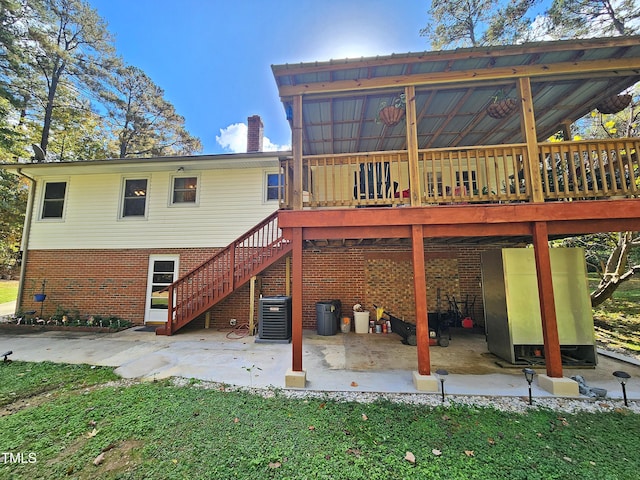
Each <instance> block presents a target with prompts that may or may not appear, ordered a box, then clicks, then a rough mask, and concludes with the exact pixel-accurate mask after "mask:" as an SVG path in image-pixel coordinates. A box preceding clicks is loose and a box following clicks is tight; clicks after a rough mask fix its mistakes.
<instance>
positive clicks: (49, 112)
mask: <svg viewBox="0 0 640 480" xmlns="http://www.w3.org/2000/svg"><path fill="white" fill-rule="evenodd" d="M64 68H65V62H60V64H59V65H58V66H57V68H54V69H53V72H52V73H51V83H50V84H49V91H48V92H47V105H46V106H45V109H44V120H43V122H42V136H41V137H40V147H41V148H42V151H43V152H45V153H47V146H48V145H49V132H50V131H51V119H52V118H53V106H54V102H55V99H56V90H57V89H58V84H59V83H60V77H61V76H62V73H63V72H64Z"/></svg>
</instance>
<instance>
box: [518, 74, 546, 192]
mask: <svg viewBox="0 0 640 480" xmlns="http://www.w3.org/2000/svg"><path fill="white" fill-rule="evenodd" d="M518 93H519V94H520V101H521V105H522V109H521V111H520V128H521V130H522V136H523V137H524V141H525V142H527V158H526V160H527V164H526V165H525V168H527V169H528V174H529V178H530V179H531V195H532V200H533V201H534V202H544V193H543V191H542V179H541V178H540V154H539V152H538V133H537V131H536V118H535V115H534V111H533V96H532V95H531V82H530V80H529V77H524V78H518Z"/></svg>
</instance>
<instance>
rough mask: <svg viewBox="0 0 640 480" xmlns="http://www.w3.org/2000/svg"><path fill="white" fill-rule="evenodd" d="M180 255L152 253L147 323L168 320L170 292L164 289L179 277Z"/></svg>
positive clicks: (146, 314) (148, 282) (150, 258)
mask: <svg viewBox="0 0 640 480" xmlns="http://www.w3.org/2000/svg"><path fill="white" fill-rule="evenodd" d="M179 260H180V256H179V255H150V256H149V275H148V277H147V301H146V304H145V305H146V307H145V314H144V321H145V323H149V322H150V323H160V322H165V323H166V321H167V315H168V311H167V309H168V306H169V292H168V291H166V290H165V291H162V290H164V289H165V288H166V287H168V286H169V285H171V284H172V283H173V281H174V280H175V279H176V278H178V262H179Z"/></svg>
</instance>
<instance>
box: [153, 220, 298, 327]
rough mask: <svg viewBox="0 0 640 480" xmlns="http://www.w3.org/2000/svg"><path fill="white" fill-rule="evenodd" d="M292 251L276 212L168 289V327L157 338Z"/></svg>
mask: <svg viewBox="0 0 640 480" xmlns="http://www.w3.org/2000/svg"><path fill="white" fill-rule="evenodd" d="M291 249H292V246H291V243H290V242H289V241H288V240H285V239H284V238H283V237H282V231H281V230H280V228H279V227H278V212H275V213H273V214H272V215H270V216H269V217H267V218H265V219H264V220H263V221H262V222H260V223H259V224H258V225H256V226H255V227H253V228H252V229H251V230H249V231H248V232H247V233H245V234H244V235H242V236H241V237H240V238H238V239H237V240H236V241H234V242H233V243H231V244H230V245H229V246H227V247H226V248H224V249H223V250H221V251H220V252H218V253H217V254H216V255H214V256H213V257H212V258H210V259H209V260H207V261H206V262H204V263H203V264H202V265H200V266H198V267H196V268H194V269H193V270H191V271H190V272H188V273H187V274H186V275H184V276H182V277H181V278H179V279H178V280H176V281H175V282H173V283H172V284H171V285H169V287H167V290H168V293H169V308H168V319H167V324H166V325H165V326H163V327H160V328H158V329H157V330H156V335H172V334H173V333H175V332H176V331H178V330H179V329H180V328H182V327H184V326H185V325H187V324H188V323H189V322H191V321H192V320H194V319H195V318H197V317H198V316H200V315H202V314H203V313H205V312H206V311H207V310H209V309H210V308H211V307H213V306H214V305H215V304H217V303H218V302H220V301H222V300H223V299H225V298H226V297H228V296H229V295H231V294H232V293H233V292H234V291H235V290H237V289H238V288H240V287H241V286H242V285H244V284H245V283H247V282H248V281H249V280H250V279H251V277H253V276H254V275H257V274H258V273H260V272H262V271H263V270H265V269H266V268H267V267H269V266H271V265H273V264H274V263H275V262H277V261H278V260H280V259H281V258H283V257H284V256H286V255H287V254H288V253H289V252H290V251H291Z"/></svg>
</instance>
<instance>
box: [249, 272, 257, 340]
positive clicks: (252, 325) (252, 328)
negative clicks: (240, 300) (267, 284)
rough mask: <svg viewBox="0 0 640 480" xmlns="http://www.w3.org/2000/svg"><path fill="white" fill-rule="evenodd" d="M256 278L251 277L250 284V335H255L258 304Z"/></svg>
mask: <svg viewBox="0 0 640 480" xmlns="http://www.w3.org/2000/svg"><path fill="white" fill-rule="evenodd" d="M257 278H258V277H256V276H255V275H254V276H253V277H251V283H250V284H249V335H254V334H255V330H256V328H255V314H256V312H255V310H256V308H255V304H256V279H257Z"/></svg>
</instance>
